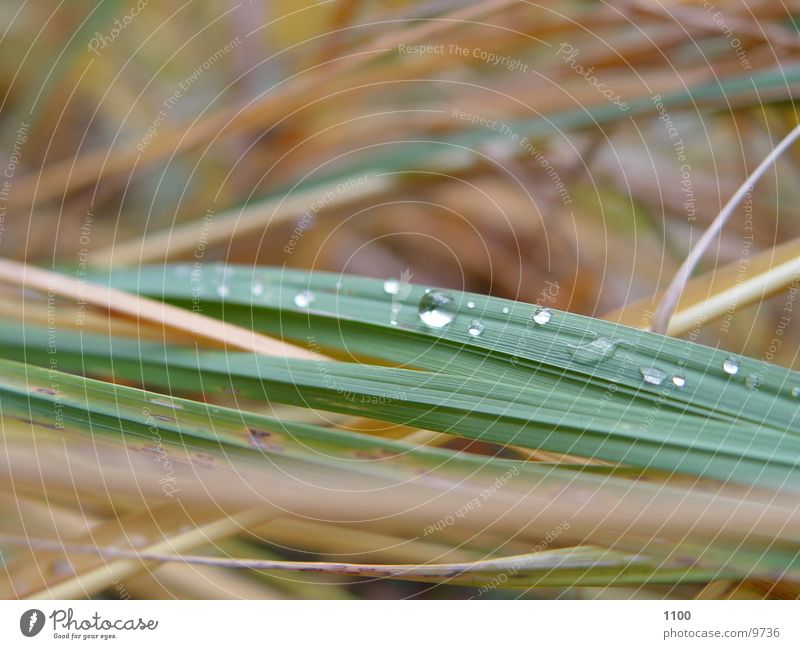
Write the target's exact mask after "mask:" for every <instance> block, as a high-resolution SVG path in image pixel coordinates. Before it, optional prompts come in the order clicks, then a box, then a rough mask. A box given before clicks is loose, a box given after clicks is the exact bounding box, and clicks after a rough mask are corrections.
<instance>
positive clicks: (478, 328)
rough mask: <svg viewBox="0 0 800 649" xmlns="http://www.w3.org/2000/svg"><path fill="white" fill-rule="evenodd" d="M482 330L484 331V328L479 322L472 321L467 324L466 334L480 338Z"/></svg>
mask: <svg viewBox="0 0 800 649" xmlns="http://www.w3.org/2000/svg"><path fill="white" fill-rule="evenodd" d="M484 329H486V327H485V325H484V324H483V323H482V322H481V321H480V320H473V321H472V322H470V323H469V326H468V327H467V332H468V333H469V335H470V336H480V335H481V334H482V333H483V330H484Z"/></svg>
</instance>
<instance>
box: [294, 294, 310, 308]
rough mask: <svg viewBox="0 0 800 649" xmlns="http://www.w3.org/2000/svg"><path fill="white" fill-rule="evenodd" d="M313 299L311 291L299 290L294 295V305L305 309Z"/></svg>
mask: <svg viewBox="0 0 800 649" xmlns="http://www.w3.org/2000/svg"><path fill="white" fill-rule="evenodd" d="M313 301H314V294H313V293H312V292H311V291H300V292H299V293H298V294H297V295H295V296H294V305H295V306H297V307H300V308H301V309H307V308H308V307H309V306H311V303H312V302H313Z"/></svg>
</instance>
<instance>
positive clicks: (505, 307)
mask: <svg viewBox="0 0 800 649" xmlns="http://www.w3.org/2000/svg"><path fill="white" fill-rule="evenodd" d="M503 313H505V314H506V315H508V314H509V313H511V309H509V308H508V307H507V306H504V307H503Z"/></svg>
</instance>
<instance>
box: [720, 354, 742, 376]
mask: <svg viewBox="0 0 800 649" xmlns="http://www.w3.org/2000/svg"><path fill="white" fill-rule="evenodd" d="M722 371H723V372H725V374H730V375H731V376H733V375H734V374H738V373H739V359H738V358H737V357H736V356H728V358H726V359H725V362H724V363H722Z"/></svg>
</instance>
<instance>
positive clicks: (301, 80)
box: [0, 0, 800, 596]
mask: <svg viewBox="0 0 800 649" xmlns="http://www.w3.org/2000/svg"><path fill="white" fill-rule="evenodd" d="M2 5H3V11H2V14H0V16H1V17H0V21H2V33H3V37H2V56H3V61H4V63H3V66H2V67H1V68H0V93H2V97H3V99H2V116H1V118H0V120H1V121H0V141H1V142H2V149H3V151H5V152H6V156H5V159H4V160H2V161H0V163H2V169H3V170H4V171H3V172H0V173H4V178H5V180H6V181H7V185H6V191H5V192H4V194H3V196H2V197H0V198H2V204H1V206H0V208H1V209H2V216H3V221H2V224H3V229H2V238H1V239H0V254H2V255H3V256H4V257H9V258H13V259H18V260H26V261H29V262H33V263H37V264H40V265H53V264H56V265H60V266H65V267H75V266H77V265H79V264H82V263H86V264H87V265H89V266H96V267H112V268H114V269H119V268H124V267H125V266H133V267H135V266H136V265H137V264H138V263H140V262H143V261H147V262H156V263H157V262H160V261H165V260H169V261H176V260H192V259H193V258H195V257H196V256H197V254H198V252H199V253H200V254H201V256H202V257H203V259H204V260H205V261H214V260H216V261H227V262H231V263H240V264H261V265H277V266H281V265H284V264H285V265H286V266H288V267H296V268H314V269H321V270H329V271H336V272H344V273H354V274H362V275H367V276H372V277H379V278H385V277H390V276H392V277H400V276H410V277H411V278H413V281H414V282H415V283H422V284H429V285H436V286H446V287H451V288H455V289H463V290H468V291H475V292H482V293H488V294H491V295H495V296H498V297H505V298H512V299H517V300H521V301H526V302H542V301H543V296H547V298H546V301H547V302H548V303H549V304H551V305H552V306H554V307H558V308H560V309H565V310H569V311H572V312H576V313H582V314H588V315H594V316H600V317H602V316H604V315H605V314H608V313H610V312H613V311H615V310H617V309H619V308H621V307H623V306H624V305H625V304H628V303H631V302H634V301H636V300H638V299H641V298H646V297H648V296H650V295H653V294H654V293H657V292H658V291H660V290H662V289H663V288H665V286H666V284H667V283H668V282H669V280H670V279H671V278H672V276H673V274H674V272H675V270H676V269H677V268H678V266H679V265H680V263H681V262H682V261H683V260H684V258H685V257H686V254H687V252H688V250H689V248H690V246H691V244H692V242H693V241H696V240H697V238H698V236H699V234H700V233H701V232H702V231H703V229H704V228H705V227H706V226H707V225H708V224H709V223H710V222H711V220H713V218H714V217H715V216H716V214H717V213H718V211H719V210H720V208H721V207H722V205H723V204H724V203H725V201H726V200H727V199H728V198H729V197H730V195H731V194H732V193H733V192H734V191H735V190H736V188H737V187H738V185H739V184H740V183H741V182H742V180H743V179H744V178H745V177H746V175H747V173H748V172H749V171H751V170H752V169H753V168H754V167H755V166H756V165H757V164H758V162H759V161H760V160H761V159H762V158H763V157H764V156H765V155H767V154H768V153H769V151H770V150H771V149H772V147H773V146H774V145H775V143H776V142H777V141H778V140H779V139H780V138H781V137H782V136H783V135H784V134H785V133H786V132H788V131H789V130H791V128H793V127H794V126H795V125H796V124H797V121H798V120H797V108H796V105H795V103H794V97H795V93H796V92H797V89H798V86H800V57H798V47H800V39H798V23H797V11H798V8H800V5H799V4H798V3H797V2H783V3H774V2H766V1H755V2H747V3H743V2H738V1H723V0H718V1H717V2H715V3H713V4H712V3H711V2H689V1H685V2H662V3H659V4H652V3H648V2H639V1H637V0H626V1H624V2H614V3H604V2H588V1H581V2H570V1H562V2H559V3H556V4H549V3H541V4H536V3H527V2H509V1H490V2H471V3H469V2H452V1H448V0H439V1H437V0H433V1H430V2H382V3H376V2H359V1H358V0H355V1H353V0H341V1H338V2H322V3H312V2H288V1H286V0H276V1H274V2H262V1H254V2H241V3H230V4H229V3H201V2H191V1H189V2H172V1H170V2H159V3H155V2H145V1H144V0H141V1H140V2H139V3H136V2H119V1H116V0H103V1H101V2H88V1H83V0H80V1H75V2H70V3H62V4H59V5H57V6H56V5H51V4H49V3H22V2H13V1H8V0H4V1H3V3H2ZM798 198H800V158H799V157H798V153H797V151H796V150H794V151H792V152H790V153H789V154H787V155H786V156H785V157H783V158H782V159H781V160H779V162H778V164H777V165H776V170H775V172H774V173H773V172H770V173H769V174H768V176H767V178H766V179H765V180H763V181H762V182H761V183H759V184H758V185H757V187H756V188H755V191H754V192H753V194H752V196H751V198H750V199H749V200H748V201H747V202H746V203H745V204H743V205H742V206H741V207H740V208H739V209H738V210H737V214H736V215H734V217H733V218H732V220H731V222H730V224H729V226H728V227H727V229H726V230H725V231H724V233H723V234H722V236H721V237H720V239H719V241H718V242H717V243H716V245H715V246H714V248H713V249H712V250H710V251H709V253H708V254H707V255H706V258H705V260H704V262H703V265H702V267H701V269H700V272H701V273H709V274H711V275H713V273H714V272H715V269H718V268H721V267H724V266H726V265H729V264H733V265H734V266H735V265H737V264H744V265H745V266H746V262H743V261H742V260H747V259H749V258H751V257H753V256H755V255H756V254H757V253H767V254H769V252H770V251H771V250H772V249H773V248H774V247H775V246H776V245H777V244H779V243H782V242H787V241H792V240H794V239H796V238H797V237H800V222H799V221H798V219H797V215H796V213H797V208H796V206H797V204H798ZM743 267H744V266H743ZM791 295H793V294H791ZM789 296H790V293H788V292H787V291H782V292H781V293H779V294H777V295H774V296H772V297H770V298H769V299H765V300H763V301H760V302H758V303H757V304H753V305H746V306H740V307H739V308H736V309H735V313H733V310H732V312H731V315H730V317H724V318H721V319H716V320H713V321H711V322H708V323H707V324H706V325H705V326H704V327H703V328H702V329H701V330H700V332H699V337H698V340H699V341H701V342H705V343H706V344H710V345H712V346H719V347H721V348H724V349H729V350H732V351H736V352H742V353H746V354H749V355H752V356H755V357H761V356H763V354H764V353H765V352H766V351H767V349H768V347H769V345H770V343H771V341H772V340H773V339H774V337H775V331H776V329H777V328H778V327H779V323H780V321H781V317H782V316H783V315H784V304H785V302H786V300H787V299H788V297H789ZM781 340H782V344H781V346H780V349H778V350H777V351H776V353H775V354H774V356H773V358H772V359H771V360H773V362H776V363H779V364H783V365H786V366H789V367H795V368H796V369H800V362H799V361H798V358H797V350H798V349H800V329H798V327H797V326H792V327H788V328H786V330H785V331H784V333H783V335H782V337H781ZM288 545H291V543H288ZM284 550H285V548H284ZM373 587H374V588H378V589H393V588H397V589H400V591H401V594H407V593H408V589H409V588H410V587H409V586H408V585H405V584H400V585H398V584H395V583H387V582H379V585H376V586H369V585H364V586H361V587H359V588H361V589H362V590H364V589H366V590H365V592H359V593H358V594H361V595H367V596H375V595H376V593H374V592H367V591H368V590H369V588H373ZM297 588H300V586H297ZM342 594H343V595H346V593H342ZM386 594H387V593H386V592H384V591H381V592H380V593H378V594H377V596H382V595H386ZM391 595H393V594H389V596H391Z"/></svg>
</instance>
